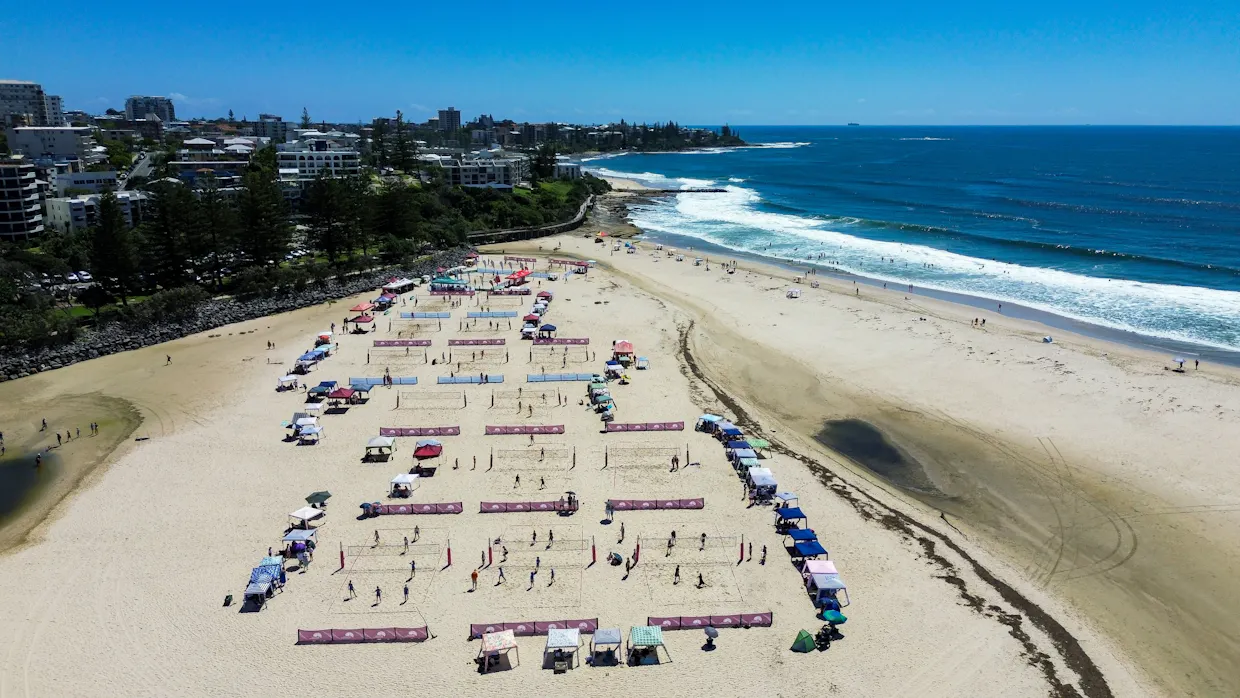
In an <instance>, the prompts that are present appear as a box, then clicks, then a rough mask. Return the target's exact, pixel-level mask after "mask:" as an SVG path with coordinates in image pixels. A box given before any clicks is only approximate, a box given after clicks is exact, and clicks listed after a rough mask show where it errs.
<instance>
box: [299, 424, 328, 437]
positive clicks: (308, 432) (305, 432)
mask: <svg viewBox="0 0 1240 698" xmlns="http://www.w3.org/2000/svg"><path fill="white" fill-rule="evenodd" d="M322 432H323V427H320V426H313V427H302V429H301V435H302V436H315V435H317V434H321V433H322Z"/></svg>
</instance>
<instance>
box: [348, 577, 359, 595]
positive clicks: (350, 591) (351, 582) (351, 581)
mask: <svg viewBox="0 0 1240 698" xmlns="http://www.w3.org/2000/svg"><path fill="white" fill-rule="evenodd" d="M349 598H350V599H356V598H357V591H355V590H354V589H353V580H352V579H350V580H349Z"/></svg>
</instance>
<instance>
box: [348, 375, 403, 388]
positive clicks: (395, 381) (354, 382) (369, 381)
mask: <svg viewBox="0 0 1240 698" xmlns="http://www.w3.org/2000/svg"><path fill="white" fill-rule="evenodd" d="M417 384H418V377H417V376H392V385H417ZM349 385H351V386H358V385H383V379H382V378H350V379H349Z"/></svg>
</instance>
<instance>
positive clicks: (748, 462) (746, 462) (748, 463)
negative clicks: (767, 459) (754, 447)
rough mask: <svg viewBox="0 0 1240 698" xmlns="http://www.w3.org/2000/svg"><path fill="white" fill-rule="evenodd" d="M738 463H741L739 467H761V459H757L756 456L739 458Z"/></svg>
mask: <svg viewBox="0 0 1240 698" xmlns="http://www.w3.org/2000/svg"><path fill="white" fill-rule="evenodd" d="M740 463H741V467H743V468H760V467H762V461H760V460H758V459H757V458H741V459H740Z"/></svg>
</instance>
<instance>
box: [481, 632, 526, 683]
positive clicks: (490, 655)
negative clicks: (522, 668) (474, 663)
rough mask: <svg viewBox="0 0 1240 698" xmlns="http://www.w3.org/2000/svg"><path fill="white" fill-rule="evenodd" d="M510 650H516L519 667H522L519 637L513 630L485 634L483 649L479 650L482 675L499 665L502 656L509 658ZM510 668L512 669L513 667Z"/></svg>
mask: <svg viewBox="0 0 1240 698" xmlns="http://www.w3.org/2000/svg"><path fill="white" fill-rule="evenodd" d="M510 650H516V654H517V665H520V664H521V650H520V649H518V648H517V637H516V635H515V634H514V633H513V632H512V631H511V630H501V631H500V632H497V633H486V634H484V635H483V636H482V647H480V648H479V649H478V663H479V664H481V665H482V673H484V674H485V673H487V672H488V671H490V670H491V665H492V664H493V663H498V662H499V658H500V656H501V655H503V656H505V657H507V656H508V652H509V651H510ZM509 668H512V667H511V665H510V666H509Z"/></svg>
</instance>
